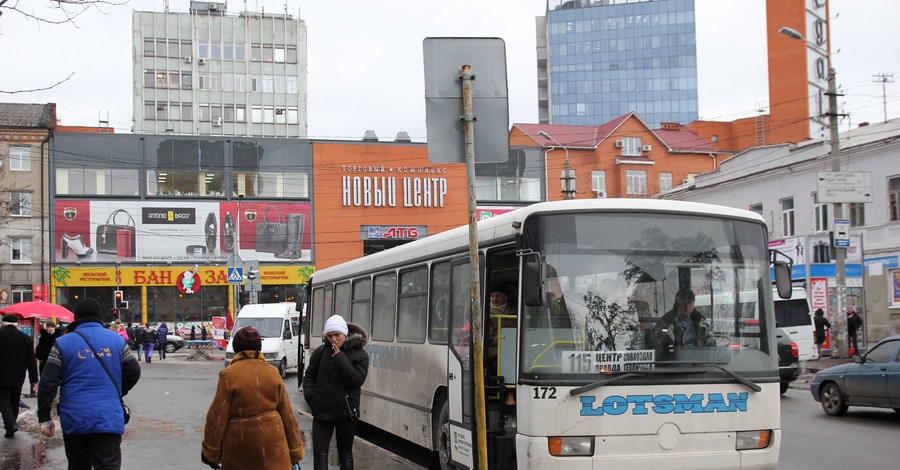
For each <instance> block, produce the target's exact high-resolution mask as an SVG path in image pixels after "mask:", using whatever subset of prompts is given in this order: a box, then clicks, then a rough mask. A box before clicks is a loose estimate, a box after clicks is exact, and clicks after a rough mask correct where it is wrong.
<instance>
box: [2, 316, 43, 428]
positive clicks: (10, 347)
mask: <svg viewBox="0 0 900 470" xmlns="http://www.w3.org/2000/svg"><path fill="white" fill-rule="evenodd" d="M18 324H19V317H17V316H15V315H5V316H4V317H3V322H2V326H0V414H2V415H3V427H5V428H6V434H4V436H3V437H6V438H11V437H13V435H14V434H15V433H16V431H18V430H19V427H18V426H17V425H16V420H17V419H18V417H19V399H20V398H22V384H24V383H25V371H26V370H28V378H29V380H30V382H31V388H29V390H34V384H36V383H37V380H38V370H37V362H35V360H34V349H32V343H31V338H29V337H28V336H27V335H26V334H25V333H22V332H21V331H19V328H18Z"/></svg>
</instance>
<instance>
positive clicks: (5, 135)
mask: <svg viewBox="0 0 900 470" xmlns="http://www.w3.org/2000/svg"><path fill="white" fill-rule="evenodd" d="M55 129H56V105H55V104H21V103H0V232H2V235H0V306H5V305H6V304H10V303H17V302H24V301H29V300H37V299H42V300H46V299H48V298H49V297H48V296H47V279H48V278H47V275H48V273H49V267H50V252H49V247H50V236H49V234H48V233H49V228H50V218H49V213H50V204H49V202H48V199H47V194H48V191H47V185H48V181H49V177H50V175H49V171H48V169H47V164H46V163H47V159H48V154H49V145H50V138H51V136H52V135H53V132H54V130H55Z"/></svg>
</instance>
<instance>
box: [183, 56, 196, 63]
mask: <svg viewBox="0 0 900 470" xmlns="http://www.w3.org/2000/svg"><path fill="white" fill-rule="evenodd" d="M181 60H183V61H184V63H185V64H190V63H191V60H193V59H191V56H184V57H182V58H181Z"/></svg>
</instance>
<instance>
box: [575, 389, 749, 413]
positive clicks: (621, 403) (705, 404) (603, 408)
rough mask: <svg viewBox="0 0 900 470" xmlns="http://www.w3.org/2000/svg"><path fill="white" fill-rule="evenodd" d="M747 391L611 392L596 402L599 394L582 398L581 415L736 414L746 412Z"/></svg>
mask: <svg viewBox="0 0 900 470" xmlns="http://www.w3.org/2000/svg"><path fill="white" fill-rule="evenodd" d="M747 396H748V395H747V393H746V392H743V393H728V394H727V397H726V396H725V395H723V394H721V393H709V394H706V393H694V394H691V395H690V396H688V395H685V394H683V393H676V394H673V395H625V396H622V395H610V396H608V397H606V398H604V399H603V403H600V404H598V405H595V402H596V401H597V397H595V396H594V397H590V396H588V397H581V416H603V415H621V414H625V413H626V412H628V411H629V410H631V414H633V415H646V414H649V413H654V414H660V415H663V414H671V413H674V414H683V413H736V412H741V413H743V412H746V411H747Z"/></svg>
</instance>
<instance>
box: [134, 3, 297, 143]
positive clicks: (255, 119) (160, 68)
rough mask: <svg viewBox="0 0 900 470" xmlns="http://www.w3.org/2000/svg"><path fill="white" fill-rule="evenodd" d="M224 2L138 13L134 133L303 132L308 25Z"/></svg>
mask: <svg viewBox="0 0 900 470" xmlns="http://www.w3.org/2000/svg"><path fill="white" fill-rule="evenodd" d="M225 7H226V4H225V3H224V2H222V3H219V2H191V6H190V11H189V12H187V13H174V12H168V11H167V12H148V11H135V12H134V13H133V15H132V48H133V57H134V78H133V81H134V83H133V89H134V105H133V116H134V118H133V119H134V127H133V129H132V131H133V132H135V133H147V134H190V135H224V136H256V137H306V134H307V118H306V106H307V96H306V93H307V91H306V90H307V51H306V23H305V22H304V21H303V20H302V19H299V18H298V19H294V18H293V17H292V15H289V14H270V13H256V12H249V11H242V12H239V13H237V14H232V13H228V12H226V11H225Z"/></svg>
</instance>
